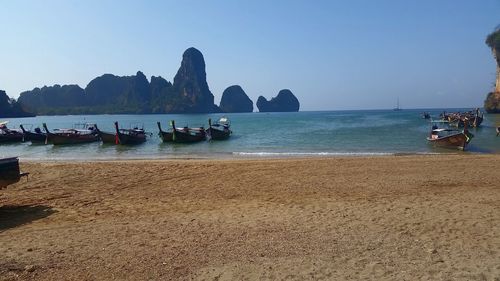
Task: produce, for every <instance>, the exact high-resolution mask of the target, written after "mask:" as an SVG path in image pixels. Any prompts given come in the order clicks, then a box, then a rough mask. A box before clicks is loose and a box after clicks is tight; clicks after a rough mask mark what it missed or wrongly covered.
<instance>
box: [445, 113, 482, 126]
mask: <svg viewBox="0 0 500 281" xmlns="http://www.w3.org/2000/svg"><path fill="white" fill-rule="evenodd" d="M441 118H442V120H445V121H448V122H449V124H450V126H453V127H457V128H460V127H464V124H465V121H466V120H467V121H468V126H470V127H473V128H477V127H479V126H481V123H483V120H484V114H483V113H482V112H481V111H480V110H479V108H476V109H475V110H471V111H467V112H453V113H446V112H444V113H443V114H441Z"/></svg>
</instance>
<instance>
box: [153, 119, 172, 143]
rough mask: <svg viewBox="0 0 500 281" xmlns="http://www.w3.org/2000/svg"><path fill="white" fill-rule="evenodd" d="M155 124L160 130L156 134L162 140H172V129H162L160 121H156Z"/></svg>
mask: <svg viewBox="0 0 500 281" xmlns="http://www.w3.org/2000/svg"><path fill="white" fill-rule="evenodd" d="M156 124H157V125H158V130H160V132H159V133H158V136H160V138H161V140H162V141H163V142H172V137H173V134H172V131H163V130H162V128H161V124H160V122H156Z"/></svg>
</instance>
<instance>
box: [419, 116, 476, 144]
mask: <svg viewBox="0 0 500 281" xmlns="http://www.w3.org/2000/svg"><path fill="white" fill-rule="evenodd" d="M467 123H468V122H467V121H466V122H465V126H464V129H463V130H462V131H460V130H456V129H448V128H438V127H437V126H436V125H433V126H432V129H431V133H430V135H429V137H427V141H428V142H429V143H430V144H432V145H435V146H440V147H447V148H457V149H460V150H466V148H467V145H468V144H469V142H470V141H471V139H472V138H473V137H474V135H473V134H471V133H470V132H469V131H468V130H467V126H468V124H467Z"/></svg>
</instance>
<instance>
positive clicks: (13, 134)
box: [0, 121, 24, 143]
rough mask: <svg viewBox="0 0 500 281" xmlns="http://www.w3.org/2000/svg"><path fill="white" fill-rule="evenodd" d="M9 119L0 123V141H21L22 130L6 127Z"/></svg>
mask: <svg viewBox="0 0 500 281" xmlns="http://www.w3.org/2000/svg"><path fill="white" fill-rule="evenodd" d="M7 123H9V121H5V122H1V123H0V143H12V142H22V141H23V137H24V135H23V132H22V131H19V130H16V129H9V128H7Z"/></svg>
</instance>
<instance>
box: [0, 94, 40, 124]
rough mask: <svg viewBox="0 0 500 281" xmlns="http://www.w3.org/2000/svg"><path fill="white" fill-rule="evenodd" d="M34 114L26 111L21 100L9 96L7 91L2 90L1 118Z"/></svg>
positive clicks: (0, 102)
mask: <svg viewBox="0 0 500 281" xmlns="http://www.w3.org/2000/svg"><path fill="white" fill-rule="evenodd" d="M31 116H34V114H31V113H28V112H26V111H25V110H24V109H23V108H22V107H21V104H20V103H19V102H17V101H16V100H15V99H11V98H9V96H7V93H6V92H5V91H2V90H0V118H14V117H31Z"/></svg>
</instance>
